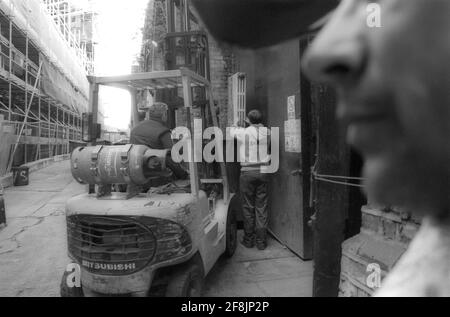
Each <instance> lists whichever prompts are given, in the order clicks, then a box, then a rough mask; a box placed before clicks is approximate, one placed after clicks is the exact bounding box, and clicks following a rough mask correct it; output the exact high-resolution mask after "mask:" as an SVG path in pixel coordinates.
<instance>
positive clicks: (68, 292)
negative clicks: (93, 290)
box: [60, 272, 84, 297]
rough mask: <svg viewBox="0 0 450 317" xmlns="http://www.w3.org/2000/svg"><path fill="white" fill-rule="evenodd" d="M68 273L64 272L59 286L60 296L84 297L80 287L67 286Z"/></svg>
mask: <svg viewBox="0 0 450 317" xmlns="http://www.w3.org/2000/svg"><path fill="white" fill-rule="evenodd" d="M68 276H69V273H68V272H64V274H63V277H62V280H61V285H60V295H61V297H84V293H83V288H82V287H69V285H67V277H68Z"/></svg>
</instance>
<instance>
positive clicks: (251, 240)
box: [241, 234, 255, 249]
mask: <svg viewBox="0 0 450 317" xmlns="http://www.w3.org/2000/svg"><path fill="white" fill-rule="evenodd" d="M241 244H242V245H243V246H244V247H246V248H247V249H251V248H253V247H255V235H254V234H253V235H247V234H245V235H244V239H242V242H241Z"/></svg>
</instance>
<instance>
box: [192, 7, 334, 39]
mask: <svg viewBox="0 0 450 317" xmlns="http://www.w3.org/2000/svg"><path fill="white" fill-rule="evenodd" d="M192 3H193V5H194V7H195V9H196V10H197V13H198V14H199V15H200V18H201V20H202V21H203V23H204V24H205V25H206V27H207V28H208V30H209V32H210V33H211V34H212V35H213V36H214V37H215V38H216V39H218V40H220V41H223V42H227V43H230V44H234V45H238V46H243V47H251V48H259V47H264V46H270V45H274V44H277V43H279V42H282V41H285V40H289V39H292V38H295V37H298V36H300V35H302V34H305V33H307V32H308V31H309V30H310V26H311V25H313V24H314V23H315V22H317V21H319V20H321V18H322V17H323V16H325V15H326V14H327V13H329V12H330V11H332V10H333V9H334V8H336V7H337V5H338V4H339V0H319V1H318V0H192Z"/></svg>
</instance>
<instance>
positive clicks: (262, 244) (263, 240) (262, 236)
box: [256, 229, 267, 251]
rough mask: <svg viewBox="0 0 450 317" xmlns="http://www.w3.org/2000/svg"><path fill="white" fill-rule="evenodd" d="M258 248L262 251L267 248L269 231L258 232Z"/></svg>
mask: <svg viewBox="0 0 450 317" xmlns="http://www.w3.org/2000/svg"><path fill="white" fill-rule="evenodd" d="M256 247H257V248H258V250H260V251H263V250H265V249H266V248H267V229H257V230H256Z"/></svg>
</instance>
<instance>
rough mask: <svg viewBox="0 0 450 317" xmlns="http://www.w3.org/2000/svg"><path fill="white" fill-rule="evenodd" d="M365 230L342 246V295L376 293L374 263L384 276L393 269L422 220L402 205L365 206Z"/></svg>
mask: <svg viewBox="0 0 450 317" xmlns="http://www.w3.org/2000/svg"><path fill="white" fill-rule="evenodd" d="M362 213H363V216H362V228H361V233H360V234H359V235H357V236H355V237H353V238H351V239H349V240H347V241H346V242H344V244H343V246H342V262H341V284H340V289H339V291H340V296H342V297H366V296H371V295H373V293H374V291H375V290H376V289H375V288H370V287H369V285H368V283H367V279H368V277H369V275H370V274H371V273H372V272H368V271H367V270H368V266H369V265H370V264H378V265H379V267H380V268H381V278H382V279H383V278H384V277H385V276H386V274H387V273H388V272H389V271H390V270H391V269H392V268H393V266H394V265H395V264H396V263H397V261H398V260H399V259H400V257H401V256H402V255H403V253H404V252H405V251H406V249H407V247H408V245H409V243H410V242H411V240H412V239H413V237H414V236H415V234H416V233H417V231H418V229H419V225H420V219H415V218H413V217H412V216H411V214H410V213H408V212H405V211H403V210H401V209H398V208H380V207H374V206H365V207H363V209H362Z"/></svg>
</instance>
